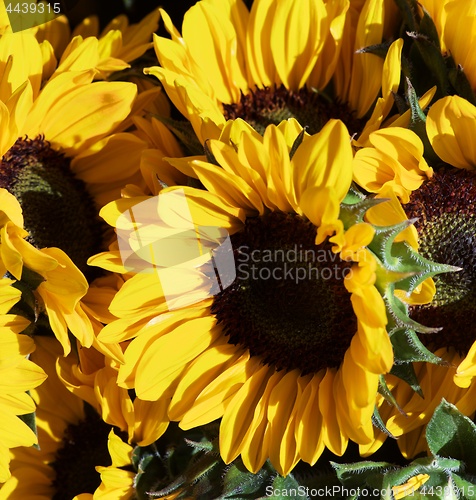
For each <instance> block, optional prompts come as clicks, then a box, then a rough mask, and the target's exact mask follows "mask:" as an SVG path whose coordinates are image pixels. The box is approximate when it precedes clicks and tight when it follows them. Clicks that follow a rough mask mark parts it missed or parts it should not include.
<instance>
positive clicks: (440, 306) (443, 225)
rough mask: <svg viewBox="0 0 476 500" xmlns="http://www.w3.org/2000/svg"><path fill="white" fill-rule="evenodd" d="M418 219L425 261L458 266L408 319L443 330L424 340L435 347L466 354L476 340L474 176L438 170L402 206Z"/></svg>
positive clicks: (438, 281) (437, 281) (437, 279)
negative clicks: (431, 298)
mask: <svg viewBox="0 0 476 500" xmlns="http://www.w3.org/2000/svg"><path fill="white" fill-rule="evenodd" d="M404 209H405V212H406V214H407V216H408V217H409V218H413V217H418V220H417V222H416V223H415V227H416V228H417V231H418V235H419V241H420V250H419V252H420V253H421V254H422V255H423V256H424V257H426V258H427V259H430V260H433V261H435V262H439V263H442V264H449V265H452V266H456V267H460V268H461V271H459V272H454V273H445V274H440V275H438V276H436V277H435V278H434V281H435V285H436V295H435V297H434V299H433V301H432V302H431V303H430V304H427V305H424V306H416V307H412V308H411V316H412V318H414V319H415V320H417V321H418V322H420V323H422V324H423V325H427V326H435V327H442V328H443V329H442V330H441V331H440V332H438V333H434V334H431V335H422V341H423V342H425V344H427V345H431V346H432V347H433V348H435V349H436V348H440V347H454V348H455V349H456V350H457V351H458V352H460V353H464V354H466V353H467V352H468V350H469V348H470V347H471V345H472V343H473V342H474V341H475V340H476V308H475V307H474V304H475V301H476V176H475V173H473V172H470V171H467V170H459V169H451V170H449V169H442V170H440V171H439V172H436V173H435V175H434V176H433V178H432V179H430V180H429V181H428V182H426V183H425V184H423V186H422V187H421V188H420V189H418V190H416V191H414V192H413V193H412V195H411V198H410V202H409V203H407V204H406V205H405V206H404Z"/></svg>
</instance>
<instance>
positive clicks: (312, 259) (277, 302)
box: [212, 212, 357, 374]
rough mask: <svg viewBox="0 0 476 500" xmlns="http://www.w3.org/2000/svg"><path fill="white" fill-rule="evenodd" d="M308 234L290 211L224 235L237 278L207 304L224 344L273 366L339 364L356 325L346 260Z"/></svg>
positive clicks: (308, 369) (310, 229) (311, 369)
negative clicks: (226, 339)
mask: <svg viewBox="0 0 476 500" xmlns="http://www.w3.org/2000/svg"><path fill="white" fill-rule="evenodd" d="M315 237H316V228H315V226H314V225H313V224H312V223H310V222H309V221H308V220H306V219H304V218H303V217H300V216H298V215H296V214H285V213H280V212H273V213H270V214H268V215H264V216H262V217H256V218H250V219H248V220H247V221H246V224H245V227H244V229H243V230H242V231H240V232H239V233H236V234H234V235H233V236H232V237H231V240H232V245H233V248H234V252H235V263H236V279H235V281H234V282H233V284H232V285H231V286H230V287H229V288H226V289H225V290H223V291H222V292H221V293H220V294H219V295H217V296H216V297H215V299H214V303H213V306H212V312H213V313H214V314H215V315H216V318H217V320H218V323H219V324H221V325H222V326H223V331H224V333H225V334H226V335H227V336H228V337H229V342H230V343H231V344H234V345H241V346H244V347H246V348H248V349H249V350H250V352H251V355H253V356H260V357H261V358H262V360H263V362H264V363H267V364H269V365H272V366H276V368H278V369H280V370H281V369H284V370H292V369H294V368H298V369H300V370H301V371H302V373H304V374H305V373H316V372H318V371H319V370H321V369H322V368H327V367H337V366H339V365H340V363H341V362H342V360H343V357H344V354H345V352H346V350H347V348H348V347H349V345H350V341H351V339H352V337H353V335H354V334H355V332H356V329H357V320H356V317H355V314H354V311H353V309H352V304H351V302H350V294H349V293H348V292H347V290H346V288H345V286H344V278H345V276H346V275H347V274H349V273H350V272H352V271H351V268H350V264H349V263H348V262H344V261H342V260H341V259H340V258H339V256H338V255H337V254H335V253H334V252H332V250H331V248H332V245H331V244H330V243H329V242H327V241H326V242H324V243H322V244H320V245H315Z"/></svg>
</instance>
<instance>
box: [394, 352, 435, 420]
mask: <svg viewBox="0 0 476 500" xmlns="http://www.w3.org/2000/svg"><path fill="white" fill-rule="evenodd" d="M438 359H440V358H438ZM390 373H391V374H392V375H394V376H395V377H398V378H399V379H401V380H403V381H404V382H406V383H407V384H408V385H409V386H410V387H411V388H412V390H413V391H414V392H416V393H417V394H418V395H419V396H420V397H423V391H422V390H421V387H420V381H419V380H418V377H417V376H416V373H415V368H414V366H413V363H401V364H397V363H394V365H393V366H392V369H391V370H390ZM397 409H399V407H398V406H397ZM401 412H402V413H403V410H401Z"/></svg>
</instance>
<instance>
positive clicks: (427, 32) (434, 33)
mask: <svg viewBox="0 0 476 500" xmlns="http://www.w3.org/2000/svg"><path fill="white" fill-rule="evenodd" d="M421 8H422V10H423V17H422V18H421V20H420V28H419V32H420V33H421V34H422V35H424V36H425V37H426V38H427V40H428V41H429V42H430V43H432V44H433V45H434V46H435V47H436V48H437V49H438V50H439V51H440V52H441V45H440V37H439V36H438V30H437V29H436V26H435V23H434V21H433V19H432V17H431V16H430V14H429V13H428V11H427V10H426V9H425V7H424V6H423V5H421Z"/></svg>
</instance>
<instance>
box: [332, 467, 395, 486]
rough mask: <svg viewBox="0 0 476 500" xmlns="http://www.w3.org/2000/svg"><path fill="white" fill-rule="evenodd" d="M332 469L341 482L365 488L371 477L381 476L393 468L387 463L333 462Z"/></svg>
mask: <svg viewBox="0 0 476 500" xmlns="http://www.w3.org/2000/svg"><path fill="white" fill-rule="evenodd" d="M331 465H332V467H333V468H334V470H335V471H336V474H337V477H338V479H339V481H340V482H341V483H342V484H344V485H345V486H348V487H354V488H357V487H359V486H363V485H364V484H365V481H366V479H367V478H369V477H370V476H374V475H380V474H383V473H385V472H387V471H388V470H391V469H392V468H393V466H392V465H391V464H389V463H387V462H370V461H362V462H354V463H349V464H338V463H336V462H331Z"/></svg>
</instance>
